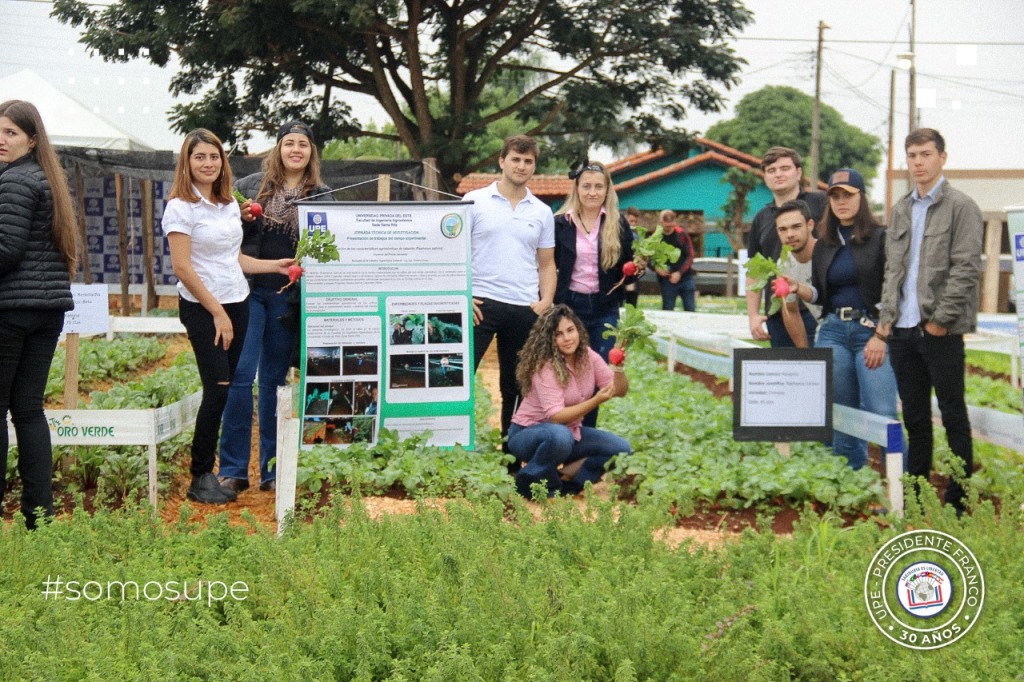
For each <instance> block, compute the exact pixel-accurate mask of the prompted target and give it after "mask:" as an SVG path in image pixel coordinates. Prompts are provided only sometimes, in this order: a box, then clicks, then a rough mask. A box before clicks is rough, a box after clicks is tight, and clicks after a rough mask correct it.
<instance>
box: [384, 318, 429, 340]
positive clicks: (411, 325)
mask: <svg viewBox="0 0 1024 682" xmlns="http://www.w3.org/2000/svg"><path fill="white" fill-rule="evenodd" d="M423 318H424V315H423V313H406V314H404V315H389V316H388V329H389V331H390V334H391V345H392V346H410V345H421V344H423V343H425V342H426V325H425V323H424V319H423Z"/></svg>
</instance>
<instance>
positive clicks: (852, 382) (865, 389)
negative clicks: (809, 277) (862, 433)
mask: <svg viewBox="0 0 1024 682" xmlns="http://www.w3.org/2000/svg"><path fill="white" fill-rule="evenodd" d="M874 332H875V330H874V329H872V328H871V327H865V326H864V325H862V324H861V323H860V322H857V321H851V322H843V321H842V320H840V319H839V318H838V317H837V316H836V315H835V314H833V313H829V314H828V315H827V316H826V317H825V319H824V320H823V321H822V323H821V326H820V327H818V339H817V341H816V342H815V344H814V345H815V347H816V348H831V349H832V387H833V391H834V395H835V402H836V403H838V404H839V405H847V406H849V407H854V408H857V409H859V410H864V411H865V412H874V413H875V414H880V415H882V416H883V417H889V418H891V419H899V417H898V416H897V414H896V375H895V374H893V371H892V364H891V363H890V362H889V354H888V352H886V356H885V362H883V363H882V365H881V366H880V367H877V368H875V369H868V368H867V367H865V366H864V346H865V345H866V344H867V342H868V340H869V339H870V338H871V335H872V334H874ZM832 449H833V450H834V451H835V453H836V454H837V455H842V456H843V457H846V461H847V463H848V464H849V465H850V467H851V468H852V469H860V468H861V467H862V466H864V465H865V464H867V461H868V445H867V443H865V442H864V441H862V440H861V439H859V438H854V437H853V436H851V435H849V434H845V433H841V432H839V431H836V432H835V434H834V435H833V438H832Z"/></svg>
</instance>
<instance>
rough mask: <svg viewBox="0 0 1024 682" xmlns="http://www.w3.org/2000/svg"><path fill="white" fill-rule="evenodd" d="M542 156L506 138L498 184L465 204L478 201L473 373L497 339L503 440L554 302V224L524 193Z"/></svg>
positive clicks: (528, 141) (523, 139) (518, 139)
mask: <svg viewBox="0 0 1024 682" xmlns="http://www.w3.org/2000/svg"><path fill="white" fill-rule="evenodd" d="M537 156H538V148H537V142H536V141H535V140H534V139H533V138H531V137H527V136H526V135H514V136H512V137H510V138H508V139H507V140H505V144H504V145H503V146H502V149H501V155H500V156H499V157H498V166H500V168H501V179H500V180H497V181H495V182H493V183H491V184H490V185H488V186H487V187H482V188H480V189H477V190H473V191H472V192H468V193H467V194H466V196H465V197H464V199H465V200H466V201H472V202H473V207H472V208H471V209H470V225H471V229H472V245H473V344H474V357H473V370H474V371H476V368H477V366H478V365H479V364H480V359H481V358H483V356H484V354H485V353H486V352H487V348H488V346H490V345H491V340H492V339H494V337H495V336H497V337H498V369H499V381H500V386H501V435H502V436H505V435H506V434H507V433H508V427H509V424H511V423H512V414H513V412H514V411H515V407H516V400H517V398H518V397H519V388H518V386H517V384H516V358H517V356H518V355H519V350H520V349H521V348H522V347H523V344H525V343H526V337H527V336H529V334H530V328H531V327H533V323H534V322H535V321H536V319H537V316H538V315H540V314H541V313H543V312H544V311H545V310H547V309H548V308H549V307H551V303H552V301H553V300H554V297H555V281H556V273H555V219H554V217H553V216H552V214H551V209H550V208H549V207H548V206H547V204H545V203H544V202H542V201H541V200H540V199H538V198H537V197H536V196H534V194H533V192H531V191H530V190H529V189H527V187H526V183H527V182H529V180H530V178H531V177H533V173H534V171H535V170H536V168H537Z"/></svg>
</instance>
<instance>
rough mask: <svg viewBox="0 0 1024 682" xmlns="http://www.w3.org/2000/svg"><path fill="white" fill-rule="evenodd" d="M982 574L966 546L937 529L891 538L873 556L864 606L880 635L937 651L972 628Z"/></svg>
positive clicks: (981, 597) (979, 602)
mask: <svg viewBox="0 0 1024 682" xmlns="http://www.w3.org/2000/svg"><path fill="white" fill-rule="evenodd" d="M984 601H985V576H984V575H983V574H982V571H981V566H979V565H978V560H977V558H975V556H974V554H973V553H972V552H971V550H970V549H968V548H967V545H965V544H964V543H962V542H960V541H959V540H957V539H956V538H954V537H953V536H952V535H949V534H947V533H943V532H941V531H937V530H912V531H909V532H907V533H903V534H901V535H897V536H896V537H894V538H893V539H891V540H889V541H888V542H886V543H885V545H883V546H882V548H881V549H879V550H878V552H876V553H875V556H874V558H873V559H871V564H870V565H869V566H868V571H867V575H866V576H865V578H864V604H865V605H866V606H867V609H868V614H869V615H870V616H871V620H872V622H874V624H875V626H876V627H877V628H878V629H879V630H880V631H881V633H882V634H883V635H885V636H886V637H888V638H889V639H891V640H892V641H894V642H896V643H897V644H900V645H902V646H905V647H907V648H910V649H919V650H928V649H939V648H941V647H944V646H947V645H949V644H952V643H953V642H955V641H957V640H958V639H960V638H961V637H963V636H964V635H966V634H967V632H968V630H970V629H971V628H972V627H974V623H975V622H977V620H978V616H979V615H980V614H981V607H982V604H983V603H984Z"/></svg>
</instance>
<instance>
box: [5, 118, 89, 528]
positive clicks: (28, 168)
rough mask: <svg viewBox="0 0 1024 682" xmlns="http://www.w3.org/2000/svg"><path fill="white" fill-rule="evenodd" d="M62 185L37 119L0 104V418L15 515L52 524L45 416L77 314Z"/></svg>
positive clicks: (67, 202)
mask: <svg viewBox="0 0 1024 682" xmlns="http://www.w3.org/2000/svg"><path fill="white" fill-rule="evenodd" d="M75 234H76V233H75V217H74V211H73V209H72V204H71V195H70V193H69V192H68V183H67V179H66V178H65V176H64V171H63V170H62V169H61V167H60V162H59V161H58V159H57V154H56V152H54V150H53V147H51V146H50V141H49V138H48V137H47V135H46V130H45V128H43V122H42V120H41V119H40V117H39V111H38V110H37V109H36V107H35V106H34V105H32V104H30V103H29V102H23V101H20V100H11V101H8V102H4V103H3V104H0V412H2V414H3V415H4V419H5V420H6V417H7V412H8V411H10V413H11V421H12V422H14V431H15V433H16V434H17V437H18V475H19V476H21V484H22V494H21V511H22V513H23V514H24V515H25V524H26V525H27V526H28V527H29V528H35V526H36V520H37V516H36V510H37V509H38V510H41V511H42V513H43V515H44V516H52V515H53V452H52V450H51V448H50V430H49V428H48V427H47V424H46V415H45V413H44V411H43V392H44V390H45V389H46V378H47V375H48V374H49V372H50V363H51V362H52V361H53V352H54V350H55V349H56V348H57V339H58V338H59V337H60V332H61V329H63V327H64V313H65V312H66V311H68V310H71V309H72V308H73V307H74V301H73V300H72V298H71V274H72V273H73V272H74V271H75V267H76V259H77V247H76V240H75ZM8 446H9V443H8V441H7V428H6V427H4V428H2V429H0V500H2V499H3V493H4V487H5V480H4V474H5V472H6V471H7V449H8Z"/></svg>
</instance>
